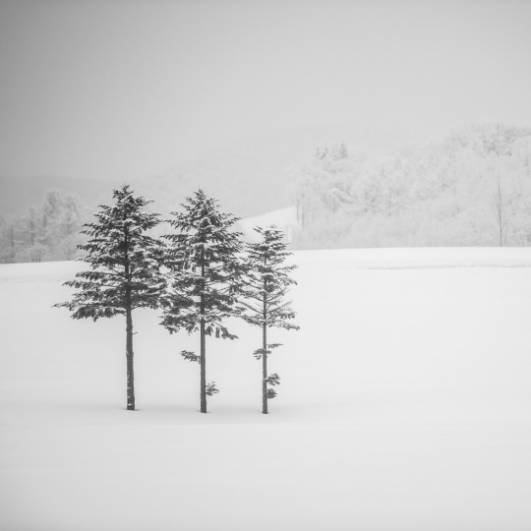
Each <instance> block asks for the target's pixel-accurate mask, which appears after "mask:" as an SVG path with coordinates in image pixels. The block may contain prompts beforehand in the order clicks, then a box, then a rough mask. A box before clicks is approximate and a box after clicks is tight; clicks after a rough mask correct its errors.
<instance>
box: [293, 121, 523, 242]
mask: <svg viewBox="0 0 531 531" xmlns="http://www.w3.org/2000/svg"><path fill="white" fill-rule="evenodd" d="M296 181H297V189H296V199H295V202H296V206H297V215H298V224H299V227H298V230H297V231H295V234H294V239H293V244H294V246H295V247H296V248H326V247H394V246H400V247H410V246H504V245H507V246H524V245H529V243H530V238H531V129H524V128H511V127H505V126H501V125H487V126H477V127H473V128H471V129H468V130H465V131H462V132H460V133H459V134H455V135H453V136H451V137H449V138H448V139H446V141H444V142H442V143H441V144H439V145H433V146H427V147H424V148H419V149H411V150H408V151H402V152H399V153H395V154H390V155H385V156H383V155H378V154H376V153H368V152H363V151H359V150H356V146H349V148H348V149H347V147H346V146H344V145H339V146H334V147H325V148H322V149H318V150H317V151H316V153H315V155H314V157H313V158H312V159H311V160H310V161H308V162H307V163H306V164H304V165H302V166H301V167H300V168H298V175H296Z"/></svg>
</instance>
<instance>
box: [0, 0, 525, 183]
mask: <svg viewBox="0 0 531 531" xmlns="http://www.w3.org/2000/svg"><path fill="white" fill-rule="evenodd" d="M0 67H1V68H0V76H1V79H0V135H1V141H0V174H2V175H6V176H19V175H20V176H23V175H41V174H53V175H67V176H72V177H97V178H123V177H124V176H132V177H138V176H142V175H149V174H152V173H154V172H157V171H159V170H162V169H164V168H167V167H171V166H172V165H174V164H175V163H177V162H179V161H180V160H184V159H190V158H193V157H195V156H196V155H198V154H204V153H205V152H207V151H208V150H209V149H213V148H216V147H219V146H223V145H228V144H231V143H232V144H234V143H238V142H241V141H242V140H244V139H249V138H253V137H255V136H259V135H262V134H278V135H282V131H284V130H289V129H293V128H297V127H302V126H305V125H307V124H311V125H315V124H335V123H342V124H349V125H350V124H351V126H352V127H353V128H359V129H363V128H373V129H376V130H382V131H394V132H400V131H410V132H411V131H413V132H414V134H415V135H417V136H418V137H422V136H424V135H428V136H429V135H433V134H438V133H445V132H447V131H449V130H450V129H452V128H456V127H458V126H460V125H463V124H470V123H475V122H486V121H488V122H491V121H500V122H504V123H509V124H515V125H531V2H507V1H505V2H498V3H492V2H471V3H465V2H455V3H452V2H422V3H421V2H382V3H376V2H371V3H369V2H366V3H363V2H360V3H356V2H333V1H326V2H325V1H322V2H302V1H300V2H289V1H283V2H272V1H266V0H263V1H260V2H222V1H218V2H161V3H157V2H125V1H123V2H118V1H117V2H46V1H42V2H34V3H31V2H14V3H8V2H3V3H1V4H0Z"/></svg>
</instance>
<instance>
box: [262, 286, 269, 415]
mask: <svg viewBox="0 0 531 531" xmlns="http://www.w3.org/2000/svg"><path fill="white" fill-rule="evenodd" d="M263 302H264V309H263V318H264V322H263V324H262V413H263V414H264V415H267V413H269V411H268V409H267V352H266V351H267V323H266V316H267V305H266V295H265V293H264V301H263Z"/></svg>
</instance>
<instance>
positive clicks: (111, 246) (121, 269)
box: [57, 186, 165, 410]
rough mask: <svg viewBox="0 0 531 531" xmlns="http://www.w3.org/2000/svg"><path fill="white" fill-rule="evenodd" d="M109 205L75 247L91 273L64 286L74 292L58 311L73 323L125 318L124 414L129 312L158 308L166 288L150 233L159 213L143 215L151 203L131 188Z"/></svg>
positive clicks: (130, 404) (131, 403) (130, 399)
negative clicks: (65, 310)
mask: <svg viewBox="0 0 531 531" xmlns="http://www.w3.org/2000/svg"><path fill="white" fill-rule="evenodd" d="M113 200H114V202H113V204H112V205H111V206H107V205H101V206H100V208H99V210H98V211H97V212H96V214H95V217H96V220H95V221H94V222H93V223H87V224H85V225H84V230H83V231H82V233H83V234H85V235H87V236H88V237H89V239H88V241H87V243H85V244H83V245H80V246H79V248H80V249H81V250H83V251H85V256H84V258H83V259H84V261H85V262H87V263H88V264H89V265H90V270H88V271H82V272H80V273H77V274H76V278H75V279H74V280H71V281H69V282H66V283H65V285H66V286H69V287H72V288H75V289H76V290H77V291H76V292H75V293H74V295H73V296H72V299H71V300H70V301H69V302H65V303H62V304H58V305H57V306H62V307H66V308H68V309H69V310H70V311H71V312H72V318H74V319H83V318H91V319H93V320H94V321H96V320H98V319H100V318H101V317H113V316H115V315H123V316H124V317H125V335H126V342H125V343H126V348H125V351H126V361H127V409H129V410H134V409H135V380H134V366H133V310H135V309H136V308H146V307H147V308H155V307H157V306H158V304H159V300H160V297H161V294H162V292H163V290H164V287H165V282H164V278H163V276H162V274H161V273H160V265H161V262H162V258H163V252H162V245H161V244H160V242H159V241H158V240H156V239H155V238H152V237H151V236H149V234H148V231H149V230H151V229H152V228H153V227H155V226H156V225H157V224H158V223H159V217H158V215H157V214H153V213H149V212H146V211H145V207H146V205H147V204H148V203H149V202H150V201H147V200H146V199H144V198H143V197H141V196H135V195H134V194H133V192H132V191H131V189H130V188H129V186H123V187H122V188H120V189H118V190H115V191H114V193H113Z"/></svg>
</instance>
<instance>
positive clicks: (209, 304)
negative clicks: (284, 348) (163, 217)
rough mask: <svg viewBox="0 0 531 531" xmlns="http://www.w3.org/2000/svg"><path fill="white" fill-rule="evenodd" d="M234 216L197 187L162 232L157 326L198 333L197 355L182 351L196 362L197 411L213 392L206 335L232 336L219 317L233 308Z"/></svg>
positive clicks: (236, 242) (236, 239) (236, 236)
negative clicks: (162, 290) (164, 249)
mask: <svg viewBox="0 0 531 531" xmlns="http://www.w3.org/2000/svg"><path fill="white" fill-rule="evenodd" d="M236 221H237V218H235V217H234V216H232V215H231V214H228V213H225V212H222V211H221V210H220V209H219V207H218V203H217V201H216V200H214V199H212V198H210V197H207V196H206V194H205V193H204V192H203V191H202V190H199V191H197V192H196V193H195V194H194V195H193V196H192V197H189V198H188V199H187V200H186V202H185V203H184V204H183V209H182V211H180V212H174V213H173V217H172V218H171V219H170V220H169V223H170V225H171V227H172V228H173V229H175V232H174V233H172V234H168V235H167V236H166V238H167V240H168V243H169V245H168V257H167V261H166V265H167V266H168V267H169V269H170V276H171V281H170V282H169V290H168V294H167V296H166V298H165V303H164V312H163V317H162V325H163V326H164V327H166V329H167V330H168V331H169V332H170V333H174V332H178V331H179V330H181V329H184V330H186V331H187V332H188V333H192V332H199V355H197V354H195V353H193V352H188V351H183V352H182V353H181V354H182V355H183V356H184V357H185V358H186V359H188V360H190V361H195V362H198V363H199V366H200V386H199V396H200V411H201V413H206V412H207V396H210V395H212V394H214V393H216V392H217V389H216V386H215V384H214V382H212V383H209V384H207V381H206V338H207V336H215V337H221V338H223V339H235V338H236V336H235V335H234V334H231V333H230V332H229V331H228V330H227V328H226V326H225V324H224V321H225V319H226V318H228V317H231V316H232V315H235V313H236V312H237V307H236V303H237V300H236V299H237V293H238V289H239V287H238V282H237V280H238V274H237V273H238V271H239V262H238V254H239V253H240V251H241V249H242V242H241V234H240V233H239V232H236V231H234V230H233V225H234V224H235V223H236Z"/></svg>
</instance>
